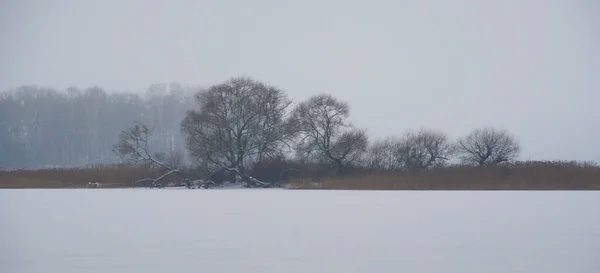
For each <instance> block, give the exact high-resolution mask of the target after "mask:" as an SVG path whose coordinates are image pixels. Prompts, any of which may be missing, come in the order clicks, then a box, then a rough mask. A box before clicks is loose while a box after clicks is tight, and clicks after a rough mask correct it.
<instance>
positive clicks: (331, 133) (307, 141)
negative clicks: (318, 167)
mask: <svg viewBox="0 0 600 273" xmlns="http://www.w3.org/2000/svg"><path fill="white" fill-rule="evenodd" d="M349 114H350V106H349V105H348V103H346V102H342V101H339V100H337V99H335V98H334V97H333V96H331V95H328V94H321V95H316V96H313V97H311V98H309V99H308V100H307V101H305V102H302V103H300V104H299V105H297V106H296V108H295V109H294V111H293V120H294V121H295V123H296V124H297V126H298V129H299V130H300V133H301V136H300V140H299V142H298V145H297V147H296V151H297V153H298V155H299V156H301V157H302V158H312V159H315V160H320V161H328V162H329V163H332V164H333V165H334V167H335V169H336V172H337V173H338V174H342V173H344V171H345V169H346V168H347V167H349V165H351V164H353V163H354V162H356V161H357V160H358V159H359V158H360V157H361V156H362V155H363V153H364V152H365V151H366V149H367V143H368V139H367V135H366V131H364V130H361V129H357V128H354V127H353V126H352V125H351V124H349V123H348V122H347V118H348V116H349Z"/></svg>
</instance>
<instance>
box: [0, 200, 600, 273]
mask: <svg viewBox="0 0 600 273" xmlns="http://www.w3.org/2000/svg"><path fill="white" fill-rule="evenodd" d="M0 205H1V207H2V209H1V210H0V217H1V218H0V221H1V222H0V272H6V273H12V272H31V273H36V272H44V273H48V272H49V273H68V272H77V273H86V272H125V273H134V272H135V273H147V272H165V273H166V272H227V273H231V272H244V273H248V272H250V273H252V272H256V273H259V272H260V273H264V272H277V273H281V272H302V273H316V272H327V273H331V272H345V273H351V272H457V273H466V272H474V273H475V272H476V273H480V272H513V273H516V272H524V273H525V272H526V273H531V272H544V273H552V272H579V273H585V272H590V273H592V272H595V273H597V272H600V259H598V258H599V257H600V192H500V191H495V192H460V191H454V192H442V191H436V192H418V191H388V192H379V191H296V190H282V189H252V190H169V189H163V190H157V189H154V190H147V189H110V190H108V189H87V190H86V189H82V190H2V191H0Z"/></svg>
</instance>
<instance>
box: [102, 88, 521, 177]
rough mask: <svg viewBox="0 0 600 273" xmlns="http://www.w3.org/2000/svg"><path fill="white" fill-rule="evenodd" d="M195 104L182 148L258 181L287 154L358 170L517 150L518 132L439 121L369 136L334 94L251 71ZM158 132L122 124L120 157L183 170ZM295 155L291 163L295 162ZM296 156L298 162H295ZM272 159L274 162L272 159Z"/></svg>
mask: <svg viewBox="0 0 600 273" xmlns="http://www.w3.org/2000/svg"><path fill="white" fill-rule="evenodd" d="M193 101H194V107H193V108H191V109H190V110H188V111H187V112H186V113H185V115H184V116H183V118H182V119H181V120H180V122H179V125H180V132H181V136H182V137H183V142H184V145H185V150H186V152H187V155H188V156H189V158H190V160H191V162H192V165H193V166H195V168H196V169H199V170H203V171H204V172H205V174H206V175H207V176H208V177H210V174H212V173H215V172H218V171H229V172H233V173H234V174H236V175H237V176H238V177H239V178H240V179H241V180H242V181H244V182H246V183H247V184H250V185H254V186H261V185H264V182H263V181H262V180H261V179H259V178H256V177H255V176H256V172H255V171H254V170H255V169H256V168H257V166H269V163H270V162H271V163H272V162H287V163H286V164H287V165H286V166H287V167H285V168H283V169H282V168H279V169H278V172H281V173H283V172H285V171H287V170H292V168H291V167H290V166H298V165H303V166H307V165H310V166H319V167H321V168H324V169H326V172H328V175H347V174H352V173H355V172H356V171H357V170H359V169H360V170H372V171H373V170H374V171H426V170H429V169H432V168H438V167H444V166H447V165H449V164H452V163H453V162H460V163H461V164H476V165H488V164H501V163H504V162H508V161H511V160H514V159H516V158H517V157H518V155H519V152H520V145H519V141H518V139H517V138H516V137H515V136H513V135H511V134H510V133H509V132H508V131H506V130H504V129H496V128H488V127H484V128H479V129H475V130H473V131H472V132H470V133H468V134H467V135H465V136H464V137H462V138H460V139H458V140H456V141H453V140H450V139H449V138H448V137H447V136H446V135H445V134H444V133H443V132H440V131H437V130H434V129H420V130H417V131H409V132H407V133H405V134H403V135H401V136H392V137H388V138H386V139H383V140H374V141H370V140H369V138H368V136H367V130H366V129H364V128H357V127H355V126H353V125H352V124H351V123H350V122H349V118H350V112H351V111H350V110H351V109H350V105H349V104H348V103H347V102H344V101H342V100H339V99H337V98H335V97H333V96H331V95H329V94H317V95H314V96H312V97H310V98H309V99H307V100H306V101H301V102H297V103H294V102H293V101H292V100H291V99H290V98H289V97H288V96H287V95H286V94H285V92H284V91H282V90H281V89H279V88H277V87H274V86H269V85H266V84H264V83H261V82H259V81H256V80H253V79H251V78H247V77H238V78H231V79H229V80H227V81H225V82H224V83H221V84H217V85H213V86H211V87H209V88H208V89H204V90H200V91H198V92H196V93H195V94H194V96H193ZM154 134H155V132H154V131H153V130H152V128H151V127H150V126H148V125H146V124H144V123H143V122H139V121H138V122H136V123H135V125H134V126H132V127H130V128H128V129H126V130H124V131H122V132H121V133H120V135H119V138H118V139H119V140H118V142H117V144H115V145H114V146H113V151H114V152H115V154H117V155H118V156H119V157H120V158H121V159H123V160H127V161H129V162H135V163H145V164H149V165H154V166H158V167H160V168H162V169H163V170H165V172H164V173H163V174H161V175H160V176H159V177H158V178H154V179H150V180H151V181H152V183H154V182H157V181H158V180H160V179H162V178H163V177H165V175H168V174H178V173H182V171H181V168H179V167H178V165H181V163H182V162H183V161H184V160H182V159H181V155H177V154H168V153H164V152H157V151H154V150H153V149H152V147H151V146H149V145H148V143H149V141H148V140H149V139H150V138H151V137H152V136H153V135H154ZM291 162H293V164H292V163H291ZM294 164H295V165H294ZM271 166H272V165H271Z"/></svg>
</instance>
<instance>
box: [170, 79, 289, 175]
mask: <svg viewBox="0 0 600 273" xmlns="http://www.w3.org/2000/svg"><path fill="white" fill-rule="evenodd" d="M196 101H197V103H198V106H199V107H198V110H195V111H189V112H188V113H187V116H186V117H185V119H184V120H183V121H182V122H181V131H182V133H183V134H184V136H185V137H186V145H187V148H188V150H189V152H190V154H191V156H192V157H193V158H194V159H195V160H196V161H197V162H198V163H199V164H202V165H204V166H211V168H213V169H221V168H224V169H227V170H229V171H233V172H236V173H237V174H238V175H239V176H240V177H241V178H242V179H243V180H244V182H246V183H247V184H248V185H250V186H265V185H266V183H264V182H262V181H258V180H257V179H254V178H253V177H251V176H250V175H249V170H248V169H249V168H248V166H251V165H252V163H254V162H257V161H259V160H261V159H262V158H264V157H272V156H276V155H277V154H279V153H281V152H282V151H283V149H284V148H285V146H286V144H287V141H288V140H289V139H291V137H292V136H293V134H294V130H292V129H293V128H294V127H293V126H292V124H291V123H290V122H289V121H288V113H287V109H288V107H289V105H290V104H291V100H289V99H288V98H287V96H286V95H285V94H284V92H283V91H281V90H280V89H278V88H276V87H272V86H267V85H265V84H263V83H260V82H258V81H254V80H252V79H250V78H246V77H240V78H232V79H230V80H228V81H226V82H225V83H223V84H219V85H215V86H212V87H210V88H209V89H208V90H206V91H202V92H199V93H197V94H196Z"/></svg>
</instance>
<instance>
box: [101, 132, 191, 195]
mask: <svg viewBox="0 0 600 273" xmlns="http://www.w3.org/2000/svg"><path fill="white" fill-rule="evenodd" d="M151 136H152V129H151V128H148V126H146V125H145V124H144V123H142V122H139V121H136V122H135V124H134V126H133V127H130V128H127V129H125V130H123V131H122V132H121V134H120V135H119V141H118V142H117V144H115V145H113V152H114V153H115V154H117V155H119V156H120V157H122V158H124V159H126V160H128V161H130V162H133V163H135V164H144V165H146V166H148V167H149V168H151V167H159V168H161V169H163V170H164V171H163V172H164V173H163V174H162V175H160V176H159V177H157V178H146V179H142V180H139V181H135V182H133V185H134V186H135V185H136V184H139V183H149V184H150V186H151V187H155V186H159V187H161V186H163V184H162V181H163V179H165V178H166V177H168V176H170V175H173V174H175V175H180V176H181V175H182V174H183V173H182V172H181V171H180V170H178V169H176V168H175V167H173V166H171V165H168V164H166V163H164V162H163V161H162V159H164V158H165V156H164V155H161V154H154V155H152V153H151V151H150V149H149V145H148V139H149V138H150V137H151ZM159 183H160V184H159Z"/></svg>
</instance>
